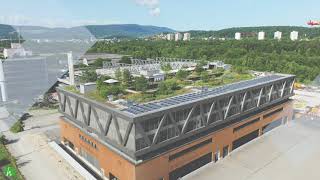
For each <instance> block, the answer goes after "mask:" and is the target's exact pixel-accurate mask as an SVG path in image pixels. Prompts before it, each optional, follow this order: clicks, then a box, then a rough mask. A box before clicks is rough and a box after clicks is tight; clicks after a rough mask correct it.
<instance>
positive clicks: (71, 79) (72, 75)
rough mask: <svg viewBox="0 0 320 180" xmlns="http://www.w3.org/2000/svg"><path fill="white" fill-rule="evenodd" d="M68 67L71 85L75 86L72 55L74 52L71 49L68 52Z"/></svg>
mask: <svg viewBox="0 0 320 180" xmlns="http://www.w3.org/2000/svg"><path fill="white" fill-rule="evenodd" d="M68 68H69V80H70V85H71V86H74V85H75V82H74V67H73V57H72V52H71V51H70V52H69V53H68Z"/></svg>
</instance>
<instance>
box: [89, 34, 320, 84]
mask: <svg viewBox="0 0 320 180" xmlns="http://www.w3.org/2000/svg"><path fill="white" fill-rule="evenodd" d="M319 49H320V41H319V40H310V41H294V42H293V41H286V40H283V41H276V40H265V41H257V40H250V39H248V40H242V41H236V40H229V41H190V42H172V41H142V40H133V41H121V42H119V43H105V42H98V43H97V44H96V45H95V46H94V47H92V48H91V49H90V52H108V53H118V54H131V55H132V56H133V57H134V58H142V59H146V58H155V57H173V58H187V59H203V60H223V61H225V62H226V63H230V64H232V65H234V66H240V67H245V68H249V69H252V70H259V71H275V72H279V73H289V74H295V75H297V77H298V81H301V82H309V81H312V80H314V79H315V78H316V76H317V75H318V74H319V72H320V51H319ZM164 68H166V67H164Z"/></svg>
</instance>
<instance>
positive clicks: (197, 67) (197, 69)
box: [195, 63, 204, 74]
mask: <svg viewBox="0 0 320 180" xmlns="http://www.w3.org/2000/svg"><path fill="white" fill-rule="evenodd" d="M195 71H196V72H197V73H198V74H200V73H201V72H202V71H204V69H203V66H202V64H200V63H198V64H197V65H196V68H195Z"/></svg>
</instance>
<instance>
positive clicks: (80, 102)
mask: <svg viewBox="0 0 320 180" xmlns="http://www.w3.org/2000/svg"><path fill="white" fill-rule="evenodd" d="M294 80H295V76H292V75H283V74H272V75H269V76H265V77H260V78H256V79H252V80H248V81H242V82H238V83H234V84H229V85H225V86H222V87H219V88H213V89H205V90H202V91H201V92H197V93H189V94H184V95H180V96H175V97H171V98H167V99H162V100H159V101H154V102H149V103H144V104H131V105H128V106H127V107H124V108H115V107H113V106H108V105H107V104H101V103H98V102H95V101H93V100H88V99H87V97H84V96H82V95H79V94H76V93H73V92H70V91H67V90H64V89H61V88H58V89H57V92H58V94H59V99H60V112H61V113H62V115H63V116H62V117H61V123H60V127H61V141H62V143H63V144H64V145H65V146H67V147H69V148H68V149H72V150H71V151H72V152H73V153H74V154H75V155H76V156H79V157H81V158H82V159H83V160H84V161H85V162H86V163H88V164H90V165H91V167H92V169H93V170H94V171H95V172H97V173H98V174H100V175H101V176H104V177H107V178H109V179H113V180H160V179H162V180H176V179H178V178H179V177H182V176H184V175H186V174H188V173H190V172H192V171H194V170H195V169H198V168H200V167H201V166H203V165H205V164H207V163H210V162H216V161H219V160H220V159H222V158H224V157H225V156H227V155H228V154H229V153H231V152H232V151H233V150H235V149H237V148H238V147H240V146H242V145H243V144H245V143H247V142H249V141H251V140H253V139H255V138H257V137H259V136H261V135H263V134H265V133H267V132H268V131H270V130H272V129H273V128H275V127H277V126H279V125H281V124H285V123H287V122H288V121H290V120H291V118H292V114H293V111H292V102H291V99H290V97H291V96H293V84H294Z"/></svg>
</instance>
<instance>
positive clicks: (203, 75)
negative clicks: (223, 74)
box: [200, 71, 209, 82]
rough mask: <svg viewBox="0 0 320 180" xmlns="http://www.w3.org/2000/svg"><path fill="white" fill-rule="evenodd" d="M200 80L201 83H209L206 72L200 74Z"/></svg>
mask: <svg viewBox="0 0 320 180" xmlns="http://www.w3.org/2000/svg"><path fill="white" fill-rule="evenodd" d="M200 79H201V80H202V81H203V82H208V81H209V74H208V72H207V71H203V72H201V75H200Z"/></svg>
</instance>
